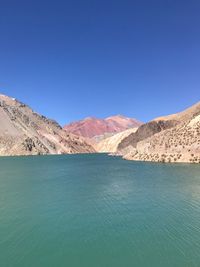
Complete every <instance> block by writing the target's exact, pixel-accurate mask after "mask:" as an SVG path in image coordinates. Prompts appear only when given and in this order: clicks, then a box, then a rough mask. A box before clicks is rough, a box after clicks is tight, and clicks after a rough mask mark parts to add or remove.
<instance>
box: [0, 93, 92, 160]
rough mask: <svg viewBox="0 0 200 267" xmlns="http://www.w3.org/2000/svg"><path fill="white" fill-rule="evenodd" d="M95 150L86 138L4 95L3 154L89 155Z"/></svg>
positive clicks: (0, 99)
mask: <svg viewBox="0 0 200 267" xmlns="http://www.w3.org/2000/svg"><path fill="white" fill-rule="evenodd" d="M88 152H94V148H93V147H92V146H91V145H89V144H88V143H87V142H86V141H85V140H84V139H83V138H80V137H77V136H74V135H72V134H68V133H66V132H65V131H64V130H63V129H62V128H61V126H60V125H59V124H58V123H57V122H55V121H53V120H50V119H47V118H46V117H44V116H41V115H39V114H38V113H36V112H34V111H33V110H32V109H31V108H29V107H28V106H26V105H25V104H23V103H21V102H19V101H17V100H16V99H14V98H10V97H8V96H5V95H0V155H34V154H61V153H88Z"/></svg>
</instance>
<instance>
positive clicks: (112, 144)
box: [95, 128, 137, 153]
mask: <svg viewBox="0 0 200 267" xmlns="http://www.w3.org/2000/svg"><path fill="white" fill-rule="evenodd" d="M136 130H137V128H131V129H128V130H125V131H123V132H120V133H117V134H115V135H112V136H110V137H107V138H105V139H103V140H101V141H100V142H99V143H97V144H96V145H95V149H96V150H97V151H98V152H100V153H115V152H117V150H118V146H119V144H120V142H121V141H122V140H123V139H124V138H125V137H127V136H129V135H130V134H131V133H135V132H136Z"/></svg>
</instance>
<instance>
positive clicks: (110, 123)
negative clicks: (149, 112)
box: [64, 115, 142, 138]
mask: <svg viewBox="0 0 200 267" xmlns="http://www.w3.org/2000/svg"><path fill="white" fill-rule="evenodd" d="M141 124H142V123H141V122H139V121H137V120H136V119H132V118H127V117H124V116H121V115H117V116H112V117H108V118H106V119H97V118H92V117H89V118H86V119H84V120H81V121H78V122H73V123H71V124H69V125H65V126H64V129H65V130H66V132H68V133H73V134H75V135H78V136H83V137H85V138H94V137H96V136H106V135H107V134H110V133H111V134H114V133H118V132H122V131H124V130H127V129H129V128H134V127H138V126H140V125H141Z"/></svg>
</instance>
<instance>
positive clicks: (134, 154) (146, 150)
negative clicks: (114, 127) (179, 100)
mask: <svg viewBox="0 0 200 267" xmlns="http://www.w3.org/2000/svg"><path fill="white" fill-rule="evenodd" d="M155 123H156V125H157V126H158V124H162V125H163V123H164V125H165V126H164V127H163V128H162V129H160V130H159V131H157V130H156V131H154V134H152V131H151V129H152V125H155ZM166 123H169V125H168V126H167V127H166ZM173 124H174V125H173ZM144 128H146V131H145V138H142V137H141V135H140V138H138V139H137V140H136V137H135V139H134V138H133V136H132V137H131V142H130V143H128V141H127V140H126V146H124V147H123V149H122V150H121V151H119V152H121V154H122V155H123V156H124V158H125V159H130V160H144V161H157V162H192V163H200V102H199V103H197V104H196V105H194V106H192V107H191V108H189V109H187V110H185V111H183V112H180V113H177V114H173V115H170V116H166V117H160V118H158V119H155V120H154V121H152V122H150V123H147V124H145V125H142V126H141V127H140V128H139V129H138V130H137V132H138V133H141V129H143V130H144ZM153 128H154V127H153ZM156 128H157V127H156ZM137 132H136V133H137ZM147 132H148V134H147ZM129 140H130V139H129ZM124 144H125V142H124Z"/></svg>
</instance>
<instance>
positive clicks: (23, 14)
mask: <svg viewBox="0 0 200 267" xmlns="http://www.w3.org/2000/svg"><path fill="white" fill-rule="evenodd" d="M199 14H200V1H199V0H196V1H195V0H191V1H188V0H187V1H186V0H151V1H150V0H136V1H134V0H132V1H126V0H122V1H117V0H114V1H112V0H101V1H100V0H98V1H97V0H96V1H95V0H93V1H89V0H84V1H83V0H80V1H76V0H70V1H69V0H68V1H67V0H66V1H59V0H57V1H51V0H49V1H44V0H40V1H38V0H34V1H27V0H26V1H20V0H18V1H16V0H13V1H12V0H8V1H4V0H3V1H1V4H0V92H1V93H4V94H7V95H10V96H13V97H16V98H18V99H20V100H21V101H23V102H25V103H27V104H29V105H30V106H31V107H33V108H34V109H35V110H36V111H38V112H40V113H42V114H44V115H46V116H48V117H51V118H54V119H56V120H58V121H59V122H60V123H61V124H64V123H65V122H69V121H73V120H77V119H81V118H83V117H86V116H96V117H106V116H109V115H113V114H124V115H127V116H130V117H136V118H138V119H139V120H142V121H148V120H150V119H152V118H154V117H156V116H160V115H164V114H168V113H173V112H177V111H179V110H182V109H184V108H185V107H187V106H190V105H192V104H194V103H195V102H197V101H199V100H200V15H199Z"/></svg>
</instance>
